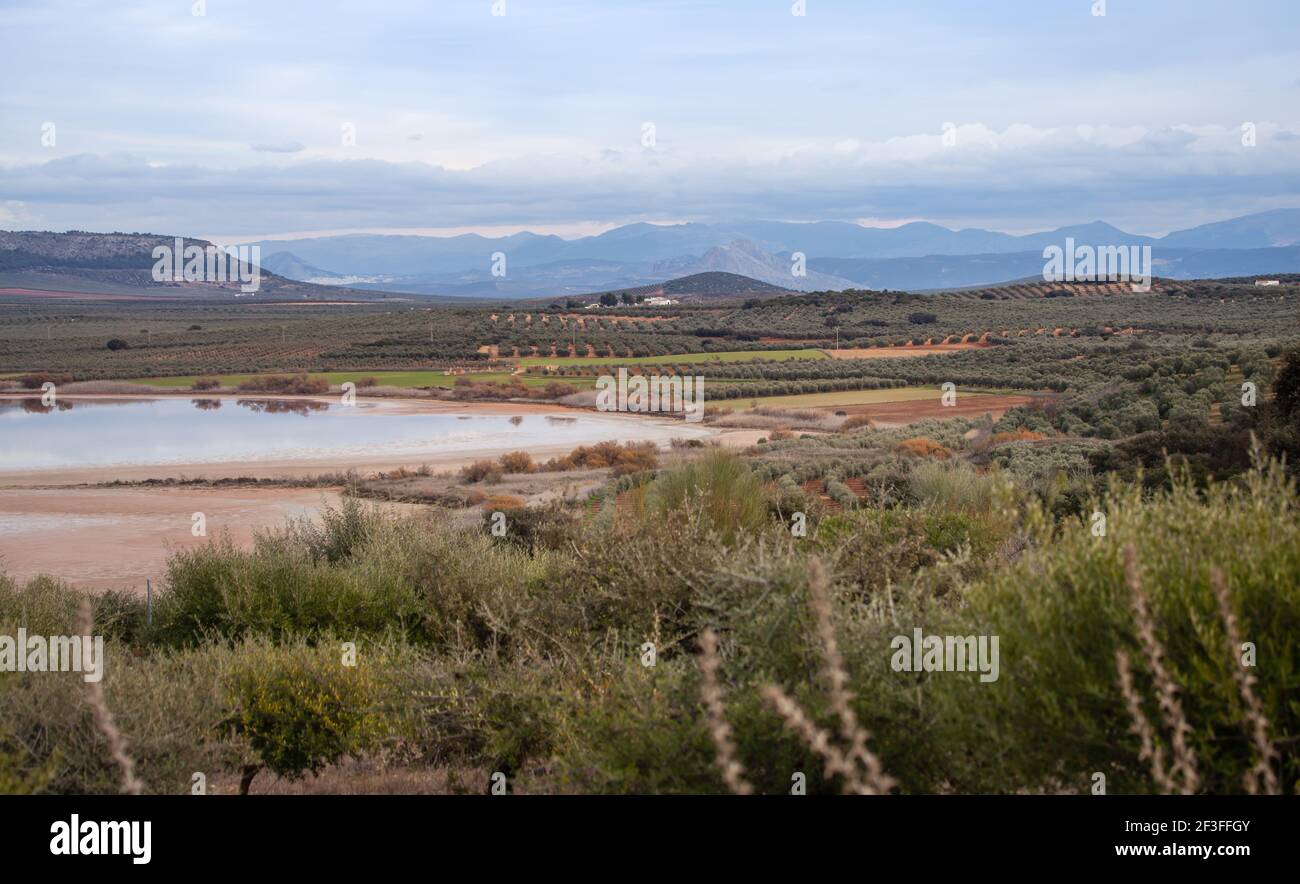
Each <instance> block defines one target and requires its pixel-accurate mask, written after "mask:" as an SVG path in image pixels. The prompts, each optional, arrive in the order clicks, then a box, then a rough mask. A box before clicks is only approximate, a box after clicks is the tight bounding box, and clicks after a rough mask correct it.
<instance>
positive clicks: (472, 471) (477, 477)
mask: <svg viewBox="0 0 1300 884" xmlns="http://www.w3.org/2000/svg"><path fill="white" fill-rule="evenodd" d="M496 470H497V465H496V462H495V461H491V460H476V461H474V462H473V463H470V464H466V465H465V466H463V467H461V468H460V476H461V479H463V480H464V481H465V482H469V483H474V482H482V481H483V480H484V479H486V478H487V477H488V476H489V475H491V474H492V473H494V472H496Z"/></svg>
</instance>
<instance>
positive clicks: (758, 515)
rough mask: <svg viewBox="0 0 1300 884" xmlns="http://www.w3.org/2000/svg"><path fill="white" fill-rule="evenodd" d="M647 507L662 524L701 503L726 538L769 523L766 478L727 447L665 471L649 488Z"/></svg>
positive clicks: (712, 525) (706, 519)
mask: <svg viewBox="0 0 1300 884" xmlns="http://www.w3.org/2000/svg"><path fill="white" fill-rule="evenodd" d="M646 509H647V512H648V513H649V514H650V518H652V519H653V520H654V521H655V522H656V523H658V524H662V522H663V521H664V520H666V519H671V518H679V517H680V515H681V513H682V512H683V511H684V510H686V509H699V510H700V512H701V513H702V514H703V516H704V524H705V526H707V527H708V528H710V529H711V530H712V531H714V532H715V533H716V534H717V535H718V537H720V538H721V540H722V542H723V543H725V544H730V543H732V542H734V541H735V539H736V536H737V535H738V534H739V533H741V532H759V531H761V530H763V529H764V528H765V527H766V526H767V525H768V515H767V500H766V495H765V493H764V491H763V484H762V482H761V481H760V480H759V479H758V477H757V476H756V475H754V473H752V472H751V471H750V469H749V465H748V464H746V463H745V462H744V461H743V460H741V459H739V458H738V457H735V456H734V455H731V454H728V453H726V452H722V451H710V452H708V453H707V454H705V455H704V457H702V458H701V459H700V460H698V461H693V462H691V463H687V464H683V465H682V466H679V467H675V468H673V469H671V470H666V471H664V472H662V473H660V474H659V476H658V477H657V478H656V479H655V480H654V482H652V483H651V484H650V486H649V490H648V491H647V492H646Z"/></svg>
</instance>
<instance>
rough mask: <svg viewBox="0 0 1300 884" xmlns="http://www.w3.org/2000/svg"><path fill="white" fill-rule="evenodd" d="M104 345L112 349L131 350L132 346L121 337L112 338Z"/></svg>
mask: <svg viewBox="0 0 1300 884" xmlns="http://www.w3.org/2000/svg"><path fill="white" fill-rule="evenodd" d="M104 346H106V347H107V348H108V349H110V350H129V349H130V348H131V345H130V344H128V343H127V342H126V341H124V340H122V339H121V338H110V339H109V341H108V343H107V344H105V345H104Z"/></svg>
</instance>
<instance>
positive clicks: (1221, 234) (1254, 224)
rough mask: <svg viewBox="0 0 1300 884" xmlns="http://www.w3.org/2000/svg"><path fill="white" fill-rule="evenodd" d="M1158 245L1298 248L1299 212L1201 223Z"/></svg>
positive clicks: (1168, 237)
mask: <svg viewBox="0 0 1300 884" xmlns="http://www.w3.org/2000/svg"><path fill="white" fill-rule="evenodd" d="M1160 242H1161V244H1162V245H1166V246H1177V247H1179V248H1202V249H1266V248H1275V247H1278V246H1294V245H1300V209H1277V210H1276V211H1273V212H1260V213H1258V214H1256V215H1246V216H1244V217H1242V218H1232V219H1230V220H1228V221H1216V222H1214V223H1213V224H1202V225H1201V226H1200V227H1193V228H1192V229H1190V230H1179V231H1176V232H1174V233H1171V234H1169V235H1168V236H1166V237H1164V238H1163V239H1162V240H1161V241H1160Z"/></svg>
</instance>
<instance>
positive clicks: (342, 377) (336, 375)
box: [132, 371, 596, 389]
mask: <svg viewBox="0 0 1300 884" xmlns="http://www.w3.org/2000/svg"><path fill="white" fill-rule="evenodd" d="M285 373H286V372H268V374H285ZM256 376H257V375H253V374H220V375H203V376H202V377H215V378H216V379H217V380H219V381H221V386H223V387H236V386H238V385H240V384H242V383H244V382H245V381H248V380H250V379H251V378H254V377H256ZM199 377H200V375H183V376H177V377H166V378H142V379H140V380H138V381H132V383H139V384H147V385H149V386H151V387H161V388H164V389H187V388H189V387H191V386H193V385H194V382H195V381H196V380H197V379H198V378H199ZM308 377H312V378H324V379H325V380H326V381H328V382H329V383H330V384H332V385H334V386H338V385H339V384H342V383H345V382H347V381H352V382H353V383H356V382H358V381H360V380H361V379H363V378H374V379H376V380H377V381H379V383H380V385H381V386H385V387H447V388H450V387H453V386H455V384H456V381H458V380H460V379H461V378H467V379H468V380H471V381H476V382H481V383H495V384H504V383H507V382H508V381H509V380H510V378H511V375H510V374H509V373H508V372H504V371H497V372H478V373H474V374H464V375H455V376H453V375H446V374H443V373H442V372H441V371H327V372H309V373H308ZM518 377H519V379H520V380H521V381H523V384H524V386H525V387H543V386H546V384H548V383H550V382H551V381H554V380H559V381H561V382H562V383H566V384H572V385H573V386H575V387H580V388H581V387H591V386H595V383H596V380H595V378H551V377H544V376H538V375H535V376H533V377H529V376H527V375H519V376H518Z"/></svg>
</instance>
